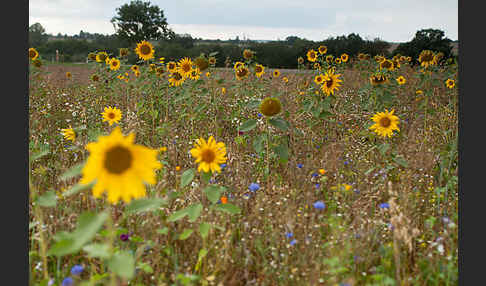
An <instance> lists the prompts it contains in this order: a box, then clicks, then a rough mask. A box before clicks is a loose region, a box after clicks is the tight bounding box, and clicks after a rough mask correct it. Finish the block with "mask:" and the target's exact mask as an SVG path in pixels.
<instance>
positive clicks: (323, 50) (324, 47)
mask: <svg viewBox="0 0 486 286" xmlns="http://www.w3.org/2000/svg"><path fill="white" fill-rule="evenodd" d="M317 50H318V51H319V54H321V55H323V54H325V53H327V47H326V46H319V48H318V49H317Z"/></svg>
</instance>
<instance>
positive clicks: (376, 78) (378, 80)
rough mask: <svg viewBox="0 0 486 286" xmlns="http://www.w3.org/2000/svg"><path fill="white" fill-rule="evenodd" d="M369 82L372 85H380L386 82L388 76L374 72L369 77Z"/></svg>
mask: <svg viewBox="0 0 486 286" xmlns="http://www.w3.org/2000/svg"><path fill="white" fill-rule="evenodd" d="M370 82H371V84H372V85H373V86H377V85H382V84H384V83H386V82H388V78H387V77H386V76H385V75H383V74H375V75H372V76H371V77H370Z"/></svg>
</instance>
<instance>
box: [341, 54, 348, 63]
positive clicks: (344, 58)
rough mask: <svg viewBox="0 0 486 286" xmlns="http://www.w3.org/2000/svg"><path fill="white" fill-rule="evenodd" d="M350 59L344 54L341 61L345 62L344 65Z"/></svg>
mask: <svg viewBox="0 0 486 286" xmlns="http://www.w3.org/2000/svg"><path fill="white" fill-rule="evenodd" d="M348 59H349V56H348V54H342V55H341V61H343V63H345V62H347V61H348Z"/></svg>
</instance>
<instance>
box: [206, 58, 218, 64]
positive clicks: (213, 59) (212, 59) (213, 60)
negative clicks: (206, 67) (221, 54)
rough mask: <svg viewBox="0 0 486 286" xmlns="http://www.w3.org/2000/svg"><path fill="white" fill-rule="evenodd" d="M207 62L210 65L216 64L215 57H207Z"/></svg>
mask: <svg viewBox="0 0 486 286" xmlns="http://www.w3.org/2000/svg"><path fill="white" fill-rule="evenodd" d="M208 62H209V64H210V65H215V64H216V58H215V57H209V59H208Z"/></svg>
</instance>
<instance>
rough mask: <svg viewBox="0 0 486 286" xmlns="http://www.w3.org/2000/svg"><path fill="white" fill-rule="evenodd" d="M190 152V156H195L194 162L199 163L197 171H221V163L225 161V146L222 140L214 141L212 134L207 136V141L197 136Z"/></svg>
mask: <svg viewBox="0 0 486 286" xmlns="http://www.w3.org/2000/svg"><path fill="white" fill-rule="evenodd" d="M190 152H191V155H192V157H194V158H196V162H195V163H198V164H199V166H198V168H197V171H198V172H201V171H203V172H206V173H209V172H213V173H214V172H218V173H221V164H223V163H225V162H226V157H225V156H226V146H225V145H224V143H223V142H216V140H215V139H214V137H213V136H211V137H209V139H208V141H207V142H206V140H204V139H203V138H199V139H198V140H196V143H194V148H192V149H191V150H190Z"/></svg>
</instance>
